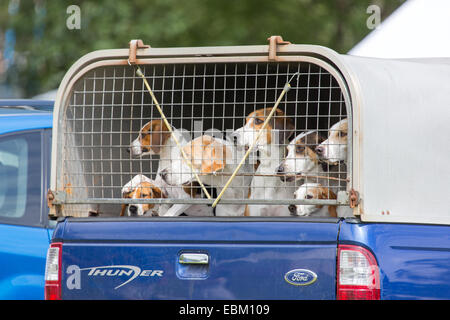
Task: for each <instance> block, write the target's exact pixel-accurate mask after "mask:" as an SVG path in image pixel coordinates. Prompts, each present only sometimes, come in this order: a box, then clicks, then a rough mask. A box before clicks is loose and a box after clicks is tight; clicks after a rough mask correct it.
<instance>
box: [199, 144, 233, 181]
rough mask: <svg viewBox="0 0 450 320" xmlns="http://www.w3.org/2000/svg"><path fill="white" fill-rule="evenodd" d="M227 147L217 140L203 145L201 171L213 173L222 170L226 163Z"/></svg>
mask: <svg viewBox="0 0 450 320" xmlns="http://www.w3.org/2000/svg"><path fill="white" fill-rule="evenodd" d="M226 158H227V147H226V146H225V145H223V144H222V143H220V142H218V141H211V143H209V144H207V145H205V146H204V147H203V157H202V170H201V171H202V172H203V173H214V172H217V171H219V170H223V169H224V168H225V166H226V164H227V159H226Z"/></svg>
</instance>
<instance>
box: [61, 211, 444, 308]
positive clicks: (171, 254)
mask: <svg viewBox="0 0 450 320" xmlns="http://www.w3.org/2000/svg"><path fill="white" fill-rule="evenodd" d="M179 219H180V218H179ZM281 221H282V219H281V220H280V219H276V220H275V219H274V220H272V221H267V222H247V221H243V222H238V221H233V220H230V221H220V222H214V221H213V220H209V221H203V222H201V221H198V220H197V221H193V222H186V220H183V219H181V220H178V221H172V220H170V219H169V220H167V219H166V220H164V219H159V220H158V221H155V220H153V221H152V220H151V219H145V218H144V219H129V218H124V219H119V218H118V219H103V220H102V219H95V221H94V220H89V219H71V218H69V219H65V220H64V221H62V222H60V223H59V224H58V226H57V229H56V230H55V233H54V241H61V240H63V241H64V245H63V270H66V269H67V267H68V266H70V265H77V266H79V267H80V268H88V267H96V266H110V265H133V266H138V267H140V268H141V269H142V270H144V269H145V270H147V269H148V270H164V275H163V277H144V276H142V277H141V276H139V277H137V278H136V279H134V280H133V281H132V282H130V283H128V284H126V285H124V286H122V287H120V288H118V289H115V287H117V286H118V285H120V284H121V283H123V282H125V281H126V280H127V279H129V277H127V276H126V275H123V276H122V277H108V276H103V277H102V276H93V275H92V276H89V275H88V273H89V270H84V271H81V288H80V289H73V290H68V289H67V287H66V281H67V280H68V278H67V277H68V275H67V274H65V273H64V272H63V274H64V275H63V298H64V299H85V298H86V297H89V298H90V299H335V290H336V288H335V280H336V270H335V269H336V264H335V261H336V238H337V235H338V234H339V236H338V237H339V244H354V245H359V246H362V247H365V248H366V249H368V250H369V251H371V252H372V253H373V255H374V256H375V258H376V260H377V263H378V265H379V270H380V277H381V281H380V283H381V299H385V300H390V299H450V227H449V226H439V225H412V224H387V223H361V222H360V221H358V220H357V219H348V220H342V221H340V222H336V221H334V222H332V221H328V223H315V222H307V220H298V222H292V221H290V222H287V221H285V222H281ZM182 252H198V253H206V254H208V255H209V257H210V264H209V265H208V266H207V267H205V266H201V267H198V266H190V267H183V266H180V265H179V264H178V262H177V261H178V260H177V259H178V256H179V254H180V253H182ZM294 269H307V270H310V271H312V272H314V273H315V274H317V276H318V277H317V280H316V281H315V282H314V283H312V284H311V285H308V286H296V285H291V284H289V283H288V282H287V281H285V279H284V277H285V275H286V274H289V271H291V270H294ZM111 272H113V271H111Z"/></svg>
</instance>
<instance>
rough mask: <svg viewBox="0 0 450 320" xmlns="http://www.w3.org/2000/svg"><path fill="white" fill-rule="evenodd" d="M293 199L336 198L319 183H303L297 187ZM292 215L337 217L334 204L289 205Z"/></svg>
mask: <svg viewBox="0 0 450 320" xmlns="http://www.w3.org/2000/svg"><path fill="white" fill-rule="evenodd" d="M294 195H295V199H302V200H304V199H336V194H335V193H334V192H333V191H331V190H330V189H328V188H326V187H323V186H322V185H321V184H319V183H305V184H302V185H301V186H300V188H298V189H297V190H296V191H295V193H294ZM289 211H290V212H291V215H293V216H304V217H307V216H311V215H312V216H314V217H337V211H336V206H323V205H290V206H289Z"/></svg>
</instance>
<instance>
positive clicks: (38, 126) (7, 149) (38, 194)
mask: <svg viewBox="0 0 450 320" xmlns="http://www.w3.org/2000/svg"><path fill="white" fill-rule="evenodd" d="M52 110H53V101H37V100H1V101H0V178H1V184H0V243H1V245H0V265H1V268H0V299H8V300H9V299H44V271H45V258H46V252H47V248H48V245H49V243H50V239H51V236H52V233H53V227H54V222H53V223H52V221H50V220H49V219H48V214H47V213H48V208H47V204H46V200H45V199H46V192H47V189H48V186H49V179H50V170H49V169H50V168H49V167H50V150H51V128H52V113H51V111H52Z"/></svg>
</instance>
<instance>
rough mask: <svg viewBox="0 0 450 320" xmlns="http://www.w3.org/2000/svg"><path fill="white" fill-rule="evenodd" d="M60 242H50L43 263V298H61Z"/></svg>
mask: <svg viewBox="0 0 450 320" xmlns="http://www.w3.org/2000/svg"><path fill="white" fill-rule="evenodd" d="M61 255H62V243H61V242H55V243H52V244H50V248H48V250H47V261H46V264H45V300H61Z"/></svg>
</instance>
